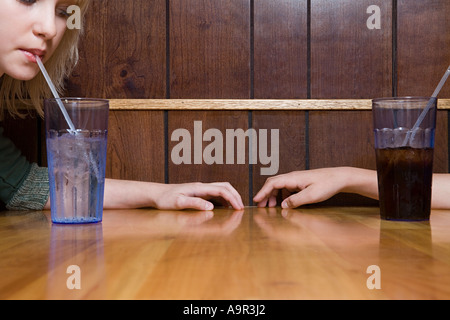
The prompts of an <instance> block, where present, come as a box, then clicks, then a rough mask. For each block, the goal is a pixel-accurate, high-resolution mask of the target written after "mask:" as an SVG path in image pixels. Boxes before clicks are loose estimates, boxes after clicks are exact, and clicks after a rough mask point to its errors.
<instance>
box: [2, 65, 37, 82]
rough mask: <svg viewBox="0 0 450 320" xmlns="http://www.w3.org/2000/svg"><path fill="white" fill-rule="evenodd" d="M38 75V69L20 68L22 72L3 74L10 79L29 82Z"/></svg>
mask: <svg viewBox="0 0 450 320" xmlns="http://www.w3.org/2000/svg"><path fill="white" fill-rule="evenodd" d="M38 73H39V69H37V68H29V67H28V68H22V70H17V71H16V72H5V74H7V75H9V76H10V77H12V78H14V79H16V80H21V81H29V80H32V79H34V78H35V77H36V76H37V75H38Z"/></svg>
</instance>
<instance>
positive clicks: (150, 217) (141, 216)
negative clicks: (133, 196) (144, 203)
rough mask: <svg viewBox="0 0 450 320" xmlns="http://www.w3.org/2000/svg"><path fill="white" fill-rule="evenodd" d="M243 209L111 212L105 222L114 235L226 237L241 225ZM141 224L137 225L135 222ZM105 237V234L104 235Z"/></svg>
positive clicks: (107, 214)
mask: <svg viewBox="0 0 450 320" xmlns="http://www.w3.org/2000/svg"><path fill="white" fill-rule="evenodd" d="M243 214H244V211H243V210H239V211H236V210H233V209H229V210H228V209H227V210H225V211H224V212H223V214H220V215H215V214H214V212H213V211H192V210H186V211H170V210H167V211H164V210H154V209H149V210H145V209H141V210H136V211H128V212H126V213H123V214H122V213H121V212H120V210H117V211H116V210H110V211H109V212H107V213H106V217H104V219H103V224H104V225H108V230H109V231H111V232H113V233H114V236H115V237H116V236H126V237H135V236H139V237H145V238H147V239H148V238H149V237H150V238H165V239H167V238H170V237H174V236H179V235H190V236H224V235H229V234H231V233H232V232H233V231H234V230H236V228H237V227H238V226H239V225H240V223H241V220H242V216H243ZM136 221H138V223H136ZM105 236H106V235H105Z"/></svg>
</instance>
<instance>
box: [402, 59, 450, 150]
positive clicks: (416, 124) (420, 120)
mask: <svg viewBox="0 0 450 320" xmlns="http://www.w3.org/2000/svg"><path fill="white" fill-rule="evenodd" d="M449 75H450V66H449V67H448V69H447V71H446V72H445V73H444V76H443V77H442V79H441V81H440V82H439V84H438V85H437V87H436V90H434V92H433V95H432V96H431V99H430V100H429V101H428V103H427V106H426V107H425V109H423V111H422V113H421V114H420V115H419V118H417V121H416V123H415V124H414V126H413V128H412V129H411V130H408V133H407V135H406V138H405V141H403V145H404V146H406V145H407V143H408V140H409V138H410V136H411V133H413V132H414V131H415V130H417V128H419V126H420V124H421V123H422V121H423V119H425V116H426V115H427V112H428V110H430V109H431V107H432V106H433V101H434V99H435V98H437V96H438V94H439V91H441V89H442V87H443V86H444V84H445V81H447V78H448V76H449Z"/></svg>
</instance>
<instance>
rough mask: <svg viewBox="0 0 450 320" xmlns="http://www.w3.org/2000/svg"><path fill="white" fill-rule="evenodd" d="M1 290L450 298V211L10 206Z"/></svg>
mask: <svg viewBox="0 0 450 320" xmlns="http://www.w3.org/2000/svg"><path fill="white" fill-rule="evenodd" d="M0 239H1V240H0V299H152V300H153V299H163V300H169V299H170V300H185V299H189V300H204V299H208V300H209V299H211V300H230V299H233V300H235V299H239V300H240V299H245V300H247V299H257V300H259V299H265V300H273V299H277V300H278V299H280V300H297V299H449V298H450V211H439V210H435V211H433V212H432V214H431V219H430V221H429V222H392V221H383V220H380V218H379V209H378V208H376V207H325V208H321V207H315V208H304V209H294V210H282V209H280V208H273V209H268V208H261V209H260V208H254V207H248V208H246V209H245V210H242V211H233V210H231V209H225V208H222V209H215V210H214V211H212V212H195V211H160V210H150V209H140V210H106V211H105V212H104V216H103V222H101V223H98V224H87V225H56V224H52V222H51V220H50V212H48V211H44V212H7V211H5V212H0Z"/></svg>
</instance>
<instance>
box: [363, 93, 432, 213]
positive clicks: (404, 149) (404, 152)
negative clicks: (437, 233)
mask: <svg viewBox="0 0 450 320" xmlns="http://www.w3.org/2000/svg"><path fill="white" fill-rule="evenodd" d="M436 111H437V99H436V98H430V97H395V98H379V99H374V100H373V101H372V115H373V124H374V134H375V152H376V162H377V175H378V193H379V202H380V216H381V219H384V220H403V221H420V220H429V219H430V211H431V184H432V177H433V151H434V135H435V128H436Z"/></svg>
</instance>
